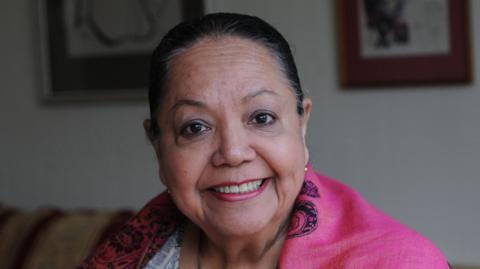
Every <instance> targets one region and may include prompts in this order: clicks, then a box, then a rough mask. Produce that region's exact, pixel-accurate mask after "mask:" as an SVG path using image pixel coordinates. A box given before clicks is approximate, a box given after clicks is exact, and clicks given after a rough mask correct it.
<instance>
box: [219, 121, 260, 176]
mask: <svg viewBox="0 0 480 269" xmlns="http://www.w3.org/2000/svg"><path fill="white" fill-rule="evenodd" d="M251 142H252V141H251V137H249V135H248V134H247V132H246V131H245V130H244V129H243V128H242V127H240V126H238V127H235V126H232V125H229V126H225V127H224V128H222V129H221V130H218V144H217V150H216V151H215V152H214V153H213V156H212V163H213V165H214V166H232V167H233V166H238V165H241V164H243V163H245V162H249V161H252V160H254V159H255V157H256V152H255V150H254V149H253V148H252V144H251Z"/></svg>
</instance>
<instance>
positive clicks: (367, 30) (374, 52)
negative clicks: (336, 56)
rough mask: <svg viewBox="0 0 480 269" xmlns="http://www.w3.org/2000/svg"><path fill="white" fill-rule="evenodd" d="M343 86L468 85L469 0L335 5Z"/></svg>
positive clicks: (342, 0)
mask: <svg viewBox="0 0 480 269" xmlns="http://www.w3.org/2000/svg"><path fill="white" fill-rule="evenodd" d="M337 5H338V6H337V13H338V14H337V19H338V34H339V38H338V42H339V53H340V80H341V84H342V86H344V87H364V86H385V85H413V84H428V83H467V82H470V81H471V76H472V74H471V57H470V36H469V21H468V10H469V9H468V3H467V0H421V1H418V0H338V1H337Z"/></svg>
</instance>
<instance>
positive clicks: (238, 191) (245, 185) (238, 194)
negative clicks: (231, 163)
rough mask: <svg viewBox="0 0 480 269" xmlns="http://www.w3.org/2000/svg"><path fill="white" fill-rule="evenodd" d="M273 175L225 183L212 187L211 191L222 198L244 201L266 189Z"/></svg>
mask: <svg viewBox="0 0 480 269" xmlns="http://www.w3.org/2000/svg"><path fill="white" fill-rule="evenodd" d="M271 179H272V178H271V177H268V178H260V179H251V180H246V181H243V182H239V183H236V184H233V183H231V182H230V183H224V184H220V185H217V186H214V187H212V188H210V191H211V192H212V193H213V194H214V195H215V196H216V197H217V198H219V199H220V200H224V201H231V202H233V201H242V200H247V199H251V198H253V197H255V196H257V195H259V194H260V193H262V192H263V190H265V188H266V186H267V185H268V183H269V182H270V181H271Z"/></svg>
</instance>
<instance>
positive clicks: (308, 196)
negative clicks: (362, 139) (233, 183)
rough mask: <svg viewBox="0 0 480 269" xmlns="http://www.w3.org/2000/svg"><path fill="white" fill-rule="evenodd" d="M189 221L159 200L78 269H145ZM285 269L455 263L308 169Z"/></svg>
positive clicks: (443, 267)
mask: <svg viewBox="0 0 480 269" xmlns="http://www.w3.org/2000/svg"><path fill="white" fill-rule="evenodd" d="M184 221H185V217H184V216H183V215H182V214H181V213H180V212H179V211H178V209H177V208H176V207H175V205H174V204H173V202H172V200H171V198H170V196H169V194H168V193H163V194H160V195H159V196H157V197H156V198H154V199H153V200H152V201H151V202H149V203H148V204H147V205H146V206H145V207H144V208H143V209H142V210H141V211H140V212H139V214H138V215H137V216H135V217H134V218H132V219H131V220H130V221H128V222H127V223H126V224H125V226H124V227H123V229H122V230H121V231H120V232H118V233H117V234H115V235H114V236H112V237H111V238H109V239H108V240H107V241H106V242H104V243H103V244H102V245H100V246H99V248H98V249H97V250H96V251H95V252H94V253H92V255H91V256H90V257H89V258H87V260H86V261H85V262H84V263H83V264H82V265H81V266H80V267H79V268H82V269H87V268H88V269H90V268H98V269H102V268H109V269H111V268H131V269H134V268H144V267H145V266H147V264H149V261H151V260H152V258H153V257H154V256H155V257H158V256H156V254H158V253H159V251H160V250H161V249H162V246H164V244H166V241H167V239H168V238H170V237H171V236H172V234H174V232H175V231H178V229H177V228H178V227H181V226H182V223H184ZM172 238H175V236H173V237H172ZM160 257H161V256H160ZM155 262H159V260H157V261H155ZM279 267H280V268H328V269H362V268H386V269H413V268H438V269H448V268H449V265H448V263H447V261H446V259H445V257H444V256H443V254H442V253H441V252H440V251H439V250H438V249H437V248H436V247H435V246H434V245H433V244H432V243H431V242H430V241H429V240H428V239H426V238H424V237H423V236H421V235H420V234H418V233H417V232H415V231H413V230H411V229H409V228H408V227H406V226H404V225H402V224H400V223H398V222H397V221H395V220H393V219H392V218H390V217H389V216H387V215H385V214H384V213H382V212H381V211H379V210H378V209H376V208H375V207H373V206H372V205H370V204H369V203H368V202H367V201H366V200H365V199H364V198H362V197H361V196H360V195H359V194H358V193H357V192H356V191H354V190H353V189H351V188H350V187H348V186H346V185H344V184H342V183H340V182H338V181H336V180H333V179H330V178H328V177H325V176H323V175H320V174H316V173H315V172H314V171H313V168H312V166H311V165H309V166H308V171H307V172H306V174H305V181H304V184H303V187H302V189H301V191H300V193H299V195H298V197H297V200H296V202H295V205H294V210H293V214H292V218H291V222H290V226H289V231H288V237H287V240H286V241H285V243H284V246H283V249H282V253H281V255H280V260H279Z"/></svg>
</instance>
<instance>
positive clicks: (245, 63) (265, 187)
mask: <svg viewBox="0 0 480 269" xmlns="http://www.w3.org/2000/svg"><path fill="white" fill-rule="evenodd" d="M169 70H170V73H169V81H168V83H167V87H166V89H167V93H166V96H165V99H164V100H163V101H162V103H161V108H160V111H159V117H158V124H159V127H160V130H161V131H160V135H159V138H158V139H157V140H156V141H155V143H154V145H155V149H156V152H157V156H158V162H159V167H160V178H161V179H162V181H163V183H164V184H165V185H166V186H167V188H168V189H169V190H170V193H171V196H172V197H173V199H174V201H175V203H176V205H177V206H178V208H179V209H180V210H181V211H182V212H183V213H184V214H185V215H186V216H187V217H188V218H189V219H190V220H192V221H193V222H194V223H196V224H197V225H198V226H200V227H201V228H202V230H203V231H204V232H206V233H207V234H209V235H211V236H214V235H215V236H245V235H254V234H256V233H258V232H261V231H265V229H272V228H273V227H278V225H280V224H281V223H283V222H284V221H285V220H286V219H287V217H288V215H289V213H290V210H291V207H292V205H293V203H294V200H295V198H296V196H297V194H298V192H299V190H300V187H301V185H302V182H303V176H304V167H305V164H306V163H307V161H308V152H307V149H306V147H305V140H304V134H305V128H306V121H307V119H308V115H309V112H310V106H311V103H310V101H309V100H308V99H307V100H305V101H304V103H303V105H304V108H305V115H304V116H303V117H301V116H299V115H298V114H297V112H296V98H295V94H294V91H293V90H292V89H291V88H290V87H289V84H288V82H287V80H286V78H285V76H284V75H283V73H282V72H281V70H280V69H279V65H278V64H277V62H276V60H275V58H273V57H272V55H271V54H270V53H269V51H268V50H267V49H266V48H264V47H263V46H262V45H260V44H257V43H255V42H253V41H250V40H247V39H243V38H238V37H223V38H217V39H205V40H201V41H199V42H197V43H196V44H195V45H193V46H192V47H190V48H189V49H187V50H186V51H183V52H181V53H180V54H178V55H176V56H174V58H173V59H172V61H171V62H170V69H169ZM272 225H273V226H272ZM276 225H277V226H276Z"/></svg>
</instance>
